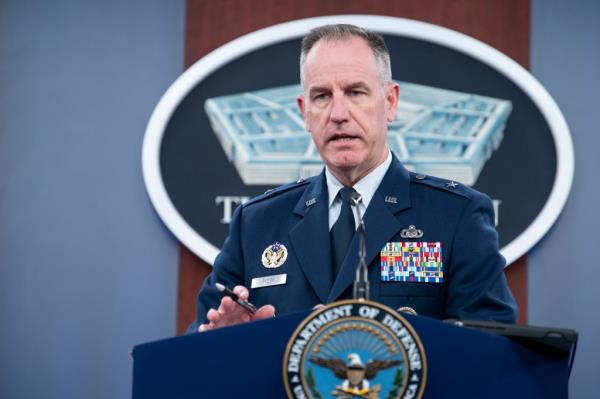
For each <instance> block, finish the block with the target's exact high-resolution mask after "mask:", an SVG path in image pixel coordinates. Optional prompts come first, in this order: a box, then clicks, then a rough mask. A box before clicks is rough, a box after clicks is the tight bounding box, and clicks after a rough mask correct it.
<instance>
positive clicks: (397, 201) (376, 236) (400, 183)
mask: <svg viewBox="0 0 600 399" xmlns="http://www.w3.org/2000/svg"><path fill="white" fill-rule="evenodd" d="M410 206H411V204H410V176H409V174H408V171H407V170H406V169H405V168H404V167H403V166H402V164H401V163H400V161H398V160H397V159H396V157H395V156H393V159H392V164H391V165H390V168H389V169H388V171H387V173H386V174H385V176H384V178H383V180H382V182H381V184H380V185H379V188H378V189H377V191H376V192H375V195H374V196H373V198H372V199H371V202H370V203H369V207H368V208H367V211H366V212H365V215H364V218H363V220H364V222H365V231H366V240H365V242H366V247H367V251H366V253H367V259H366V262H367V265H371V263H372V262H373V260H374V259H375V258H376V257H377V256H378V255H379V253H380V251H381V249H382V248H383V246H384V245H385V244H386V243H387V242H388V241H389V240H390V239H392V237H394V236H395V235H396V234H398V232H399V231H400V229H401V228H402V225H401V224H400V222H399V221H398V218H397V216H396V214H397V213H399V212H401V211H403V210H405V209H408V208H410ZM330 263H331V262H330ZM357 264H358V235H357V234H355V235H354V238H353V240H352V242H351V243H350V248H349V250H348V255H347V256H346V258H345V259H344V263H343V264H342V268H341V269H340V273H339V274H338V276H337V278H336V280H335V282H334V284H333V288H332V289H331V292H330V293H329V296H328V298H327V302H332V301H335V300H336V299H337V298H338V297H339V296H340V295H341V294H342V293H343V292H344V291H345V290H346V289H347V288H348V287H349V286H350V284H352V282H353V281H354V277H355V275H356V265H357Z"/></svg>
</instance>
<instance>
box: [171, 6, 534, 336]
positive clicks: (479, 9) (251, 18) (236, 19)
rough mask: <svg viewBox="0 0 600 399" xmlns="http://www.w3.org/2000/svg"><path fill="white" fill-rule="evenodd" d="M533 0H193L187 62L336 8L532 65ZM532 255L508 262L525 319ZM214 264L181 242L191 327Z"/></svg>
mask: <svg viewBox="0 0 600 399" xmlns="http://www.w3.org/2000/svg"><path fill="white" fill-rule="evenodd" d="M530 8H531V7H530V1H529V0H504V1H494V0H481V1H473V0H420V1H418V0H414V1H399V0H396V1H393V0H370V1H348V0H302V1H298V0H220V1H214V0H188V1H187V13H186V29H185V65H186V67H189V66H190V65H192V64H193V63H194V62H196V61H197V60H198V59H200V58H201V57H203V56H204V55H206V54H208V53H209V52H210V51H212V50H214V49H216V48H217V47H219V46H221V45H223V44H225V43H227V42H229V41H231V40H233V39H235V38H236V37H239V36H241V35H244V34H246V33H250V32H253V31H255V30H257V29H261V28H264V27H267V26H270V25H274V24H277V23H282V22H286V21H290V20H294V19H300V18H308V17H315V16H321V15H335V14H374V15H389V16H396V17H403V18H410V19H416V20H420V21H425V22H430V23H433V24H436V25H440V26H444V27H447V28H450V29H454V30H457V31H460V32H463V33H465V34H467V35H469V36H473V37H475V38H477V39H479V40H481V41H483V42H485V43H487V44H489V45H491V46H493V47H495V48H497V49H499V50H500V51H502V52H503V53H505V54H507V55H508V56H510V57H512V58H513V59H514V60H515V61H517V62H518V63H520V64H521V65H522V66H524V67H525V68H527V67H528V66H529V43H530ZM526 267H527V258H526V256H524V257H522V258H521V259H519V260H518V261H516V262H515V263H513V265H511V266H510V267H509V268H508V271H507V277H508V279H509V284H510V285H511V288H512V289H513V292H514V293H515V297H516V298H517V301H518V302H519V308H520V312H519V322H521V323H525V322H526V321H527V308H526V306H527V291H526V288H527V280H526V277H527V269H526ZM209 272H210V266H209V265H208V264H206V262H204V261H202V260H201V259H198V258H197V257H196V256H195V255H193V254H192V253H191V252H190V251H189V250H188V249H187V248H185V247H183V246H181V251H180V259H179V295H178V300H179V304H178V326H177V330H178V332H179V333H182V332H184V331H185V329H186V328H187V326H188V325H189V323H191V322H192V321H193V319H194V318H195V300H194V298H195V295H196V293H197V291H198V289H199V287H200V286H201V284H202V281H203V280H204V278H205V277H206V276H207V275H208V273H209Z"/></svg>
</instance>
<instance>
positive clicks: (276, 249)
mask: <svg viewBox="0 0 600 399" xmlns="http://www.w3.org/2000/svg"><path fill="white" fill-rule="evenodd" d="M287 254H288V252H287V248H286V247H285V245H283V244H281V243H279V242H276V243H274V244H271V245H269V246H268V247H267V248H265V250H264V251H263V253H262V258H261V260H262V264H263V266H264V267H266V268H268V269H273V268H276V267H279V266H281V265H283V263H284V262H285V260H286V259H287Z"/></svg>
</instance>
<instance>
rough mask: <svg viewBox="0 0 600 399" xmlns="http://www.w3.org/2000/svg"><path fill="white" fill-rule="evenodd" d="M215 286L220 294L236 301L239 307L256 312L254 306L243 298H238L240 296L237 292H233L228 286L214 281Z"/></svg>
mask: <svg viewBox="0 0 600 399" xmlns="http://www.w3.org/2000/svg"><path fill="white" fill-rule="evenodd" d="M215 287H217V290H219V292H220V293H221V295H223V296H228V297H229V298H231V299H233V301H234V302H236V303H237V304H238V305H240V306H241V307H243V308H244V309H246V310H247V311H248V312H250V313H252V314H254V313H256V306H254V305H253V304H251V303H250V302H248V301H244V300H243V299H240V297H239V296H237V294H236V293H235V292H233V291H231V290H230V289H229V288H227V287H225V286H224V285H223V284H220V283H215Z"/></svg>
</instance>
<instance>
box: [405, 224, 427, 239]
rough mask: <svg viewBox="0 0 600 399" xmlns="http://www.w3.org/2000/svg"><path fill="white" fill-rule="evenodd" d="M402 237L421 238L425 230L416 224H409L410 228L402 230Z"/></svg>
mask: <svg viewBox="0 0 600 399" xmlns="http://www.w3.org/2000/svg"><path fill="white" fill-rule="evenodd" d="M400 237H402V238H421V237H423V230H419V229H417V228H415V226H414V225H412V224H411V225H410V226H408V229H402V230H400Z"/></svg>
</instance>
